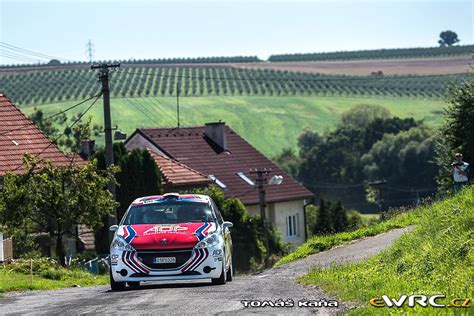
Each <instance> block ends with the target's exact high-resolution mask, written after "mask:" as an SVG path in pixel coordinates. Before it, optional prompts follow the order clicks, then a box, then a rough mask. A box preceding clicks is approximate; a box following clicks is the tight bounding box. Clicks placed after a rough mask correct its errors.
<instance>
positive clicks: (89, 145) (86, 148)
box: [79, 139, 95, 160]
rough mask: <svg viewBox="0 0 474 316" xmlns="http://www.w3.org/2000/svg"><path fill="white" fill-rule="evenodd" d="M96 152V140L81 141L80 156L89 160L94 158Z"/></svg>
mask: <svg viewBox="0 0 474 316" xmlns="http://www.w3.org/2000/svg"><path fill="white" fill-rule="evenodd" d="M94 152H95V140H89V139H85V140H81V152H80V153H79V155H80V156H81V157H82V158H84V159H87V160H89V157H90V156H92V154H94Z"/></svg>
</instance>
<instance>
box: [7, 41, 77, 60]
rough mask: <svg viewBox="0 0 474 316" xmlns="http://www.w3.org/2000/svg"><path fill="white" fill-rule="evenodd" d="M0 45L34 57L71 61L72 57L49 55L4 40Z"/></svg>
mask: <svg viewBox="0 0 474 316" xmlns="http://www.w3.org/2000/svg"><path fill="white" fill-rule="evenodd" d="M0 47H2V48H3V49H8V50H13V51H16V52H19V53H22V54H26V55H29V56H35V57H39V58H43V59H58V60H63V61H72V59H68V58H61V57H55V56H51V55H46V54H42V53H38V52H34V51H31V50H28V49H24V48H21V47H18V46H15V45H11V44H8V43H5V42H0Z"/></svg>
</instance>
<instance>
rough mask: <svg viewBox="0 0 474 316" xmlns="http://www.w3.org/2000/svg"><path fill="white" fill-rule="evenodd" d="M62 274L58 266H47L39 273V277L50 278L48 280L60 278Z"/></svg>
mask: <svg viewBox="0 0 474 316" xmlns="http://www.w3.org/2000/svg"><path fill="white" fill-rule="evenodd" d="M63 275H64V272H63V271H62V270H61V269H58V268H56V269H54V268H48V269H46V270H43V271H41V272H40V273H39V276H40V277H42V278H45V279H50V280H61V278H62V277H63Z"/></svg>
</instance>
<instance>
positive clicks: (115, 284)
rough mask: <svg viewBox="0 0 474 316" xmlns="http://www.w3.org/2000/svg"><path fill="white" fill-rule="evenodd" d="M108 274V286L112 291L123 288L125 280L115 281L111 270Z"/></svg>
mask: <svg viewBox="0 0 474 316" xmlns="http://www.w3.org/2000/svg"><path fill="white" fill-rule="evenodd" d="M109 275H110V288H111V289H112V291H123V290H125V282H115V280H114V277H113V276H112V271H110V273H109Z"/></svg>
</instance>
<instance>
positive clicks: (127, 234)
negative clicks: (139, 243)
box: [123, 226, 137, 243]
mask: <svg viewBox="0 0 474 316" xmlns="http://www.w3.org/2000/svg"><path fill="white" fill-rule="evenodd" d="M136 236H137V232H136V231H135V230H134V229H133V227H132V226H125V227H124V228H123V238H124V239H125V241H126V242H128V243H131V242H132V240H133V238H135V237H136Z"/></svg>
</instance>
